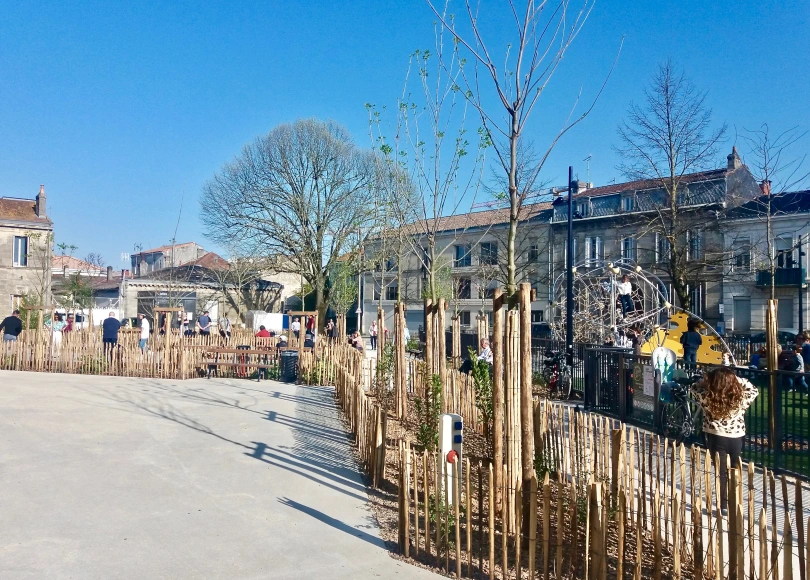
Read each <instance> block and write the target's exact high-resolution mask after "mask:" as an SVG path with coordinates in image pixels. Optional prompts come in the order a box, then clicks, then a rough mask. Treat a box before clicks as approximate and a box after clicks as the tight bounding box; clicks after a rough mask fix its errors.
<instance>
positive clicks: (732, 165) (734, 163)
mask: <svg viewBox="0 0 810 580" xmlns="http://www.w3.org/2000/svg"><path fill="white" fill-rule="evenodd" d="M726 159H728V169H729V170H734V169H739V168H740V167H742V159H740V154H739V153H737V146H736V145H735V146H733V147H732V148H731V153H729V154H728V157H726Z"/></svg>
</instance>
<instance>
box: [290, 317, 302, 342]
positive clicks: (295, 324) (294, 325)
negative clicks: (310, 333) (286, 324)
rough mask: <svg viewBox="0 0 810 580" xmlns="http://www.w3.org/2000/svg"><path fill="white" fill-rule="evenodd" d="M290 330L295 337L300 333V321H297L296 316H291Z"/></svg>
mask: <svg viewBox="0 0 810 580" xmlns="http://www.w3.org/2000/svg"><path fill="white" fill-rule="evenodd" d="M290 330H292V331H293V334H294V335H295V338H296V339H297V338H299V336H300V335H301V323H300V322H299V321H298V318H297V317H296V318H293V321H292V324H291V325H290Z"/></svg>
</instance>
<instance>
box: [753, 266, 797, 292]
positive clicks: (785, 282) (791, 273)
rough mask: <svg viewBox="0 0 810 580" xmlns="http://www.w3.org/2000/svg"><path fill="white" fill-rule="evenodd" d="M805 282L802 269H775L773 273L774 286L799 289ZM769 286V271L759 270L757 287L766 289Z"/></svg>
mask: <svg viewBox="0 0 810 580" xmlns="http://www.w3.org/2000/svg"><path fill="white" fill-rule="evenodd" d="M806 281H807V279H806V274H805V269H804V268H776V270H775V272H774V281H773V282H774V286H777V287H780V288H785V287H791V286H793V287H799V286H801V285H802V284H804V283H805V282H806ZM770 285H771V272H770V270H759V271H758V272H757V286H759V287H763V288H767V287H768V286H770Z"/></svg>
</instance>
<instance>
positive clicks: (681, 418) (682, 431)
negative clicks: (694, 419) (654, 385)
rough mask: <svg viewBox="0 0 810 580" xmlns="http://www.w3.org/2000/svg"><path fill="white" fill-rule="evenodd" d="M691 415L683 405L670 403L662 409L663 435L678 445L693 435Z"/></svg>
mask: <svg viewBox="0 0 810 580" xmlns="http://www.w3.org/2000/svg"><path fill="white" fill-rule="evenodd" d="M690 423H691V422H690V418H689V413H687V411H686V409H684V407H683V405H674V404H672V403H668V404H666V405H664V406H663V408H662V409H661V434H662V435H663V436H664V437H667V438H669V439H672V440H674V441H676V442H677V443H683V441H684V439H686V438H687V437H689V436H690V435H691V434H692V426H691V424H690Z"/></svg>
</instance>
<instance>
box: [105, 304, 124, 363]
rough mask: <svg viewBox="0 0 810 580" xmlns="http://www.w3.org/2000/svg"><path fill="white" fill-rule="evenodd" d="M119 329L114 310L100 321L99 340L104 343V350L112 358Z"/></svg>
mask: <svg viewBox="0 0 810 580" xmlns="http://www.w3.org/2000/svg"><path fill="white" fill-rule="evenodd" d="M120 329H121V323H120V322H119V321H118V319H117V318H116V317H115V312H110V315H109V316H108V317H107V318H105V319H104V322H102V323H101V342H102V343H104V352H105V353H106V354H107V356H108V357H109V358H110V359H111V360H112V355H113V349H114V348H115V345H116V344H118V331H119V330H120Z"/></svg>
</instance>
